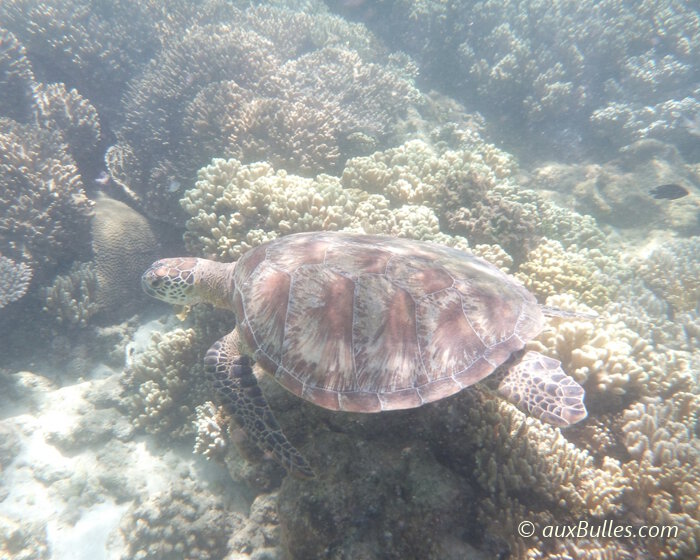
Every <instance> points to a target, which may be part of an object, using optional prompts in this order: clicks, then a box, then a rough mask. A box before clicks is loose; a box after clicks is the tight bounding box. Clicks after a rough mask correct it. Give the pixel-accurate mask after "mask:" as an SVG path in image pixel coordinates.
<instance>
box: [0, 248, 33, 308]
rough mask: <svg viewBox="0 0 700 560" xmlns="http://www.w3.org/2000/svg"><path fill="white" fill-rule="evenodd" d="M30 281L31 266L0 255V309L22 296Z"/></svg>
mask: <svg viewBox="0 0 700 560" xmlns="http://www.w3.org/2000/svg"><path fill="white" fill-rule="evenodd" d="M31 281H32V269H31V267H29V266H28V265H26V264H25V263H16V262H15V261H13V260H12V259H8V258H7V257H3V256H2V255H0V309H2V308H3V307H5V306H6V305H7V304H9V303H12V302H13V301H17V300H18V299H20V298H22V297H23V296H24V294H26V293H27V290H28V289H29V284H30V282H31Z"/></svg>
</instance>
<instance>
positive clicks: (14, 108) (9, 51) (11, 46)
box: [0, 28, 34, 122]
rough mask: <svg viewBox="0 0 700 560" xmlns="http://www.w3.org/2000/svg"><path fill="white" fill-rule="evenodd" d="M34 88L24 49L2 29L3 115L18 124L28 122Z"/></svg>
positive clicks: (0, 83) (0, 112)
mask: <svg viewBox="0 0 700 560" xmlns="http://www.w3.org/2000/svg"><path fill="white" fill-rule="evenodd" d="M33 85H34V72H33V71H32V66H31V63H30V62H29V60H28V59H27V52H26V50H25V48H24V46H22V44H21V43H20V42H19V41H18V40H17V37H15V36H14V35H13V34H12V33H10V32H9V31H7V30H5V29H3V28H0V115H3V116H5V117H9V118H12V119H15V120H17V121H19V122H25V121H27V120H29V118H30V116H31V115H32V111H31V103H32V86H33Z"/></svg>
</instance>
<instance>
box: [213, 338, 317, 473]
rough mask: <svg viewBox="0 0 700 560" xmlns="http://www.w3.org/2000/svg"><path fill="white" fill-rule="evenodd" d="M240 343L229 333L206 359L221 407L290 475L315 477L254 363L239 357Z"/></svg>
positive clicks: (217, 343) (219, 341) (247, 358)
mask: <svg viewBox="0 0 700 560" xmlns="http://www.w3.org/2000/svg"><path fill="white" fill-rule="evenodd" d="M237 340H238V336H237V334H236V333H235V331H234V332H232V333H229V334H227V335H226V336H225V337H223V338H222V339H220V340H218V341H217V342H216V343H215V344H214V345H213V346H212V347H211V348H210V349H209V350H208V351H207V354H206V356H205V357H204V369H205V371H206V373H207V375H208V376H209V379H210V380H211V382H212V383H213V385H214V389H215V390H216V393H217V395H218V396H219V399H220V401H221V404H222V405H223V406H224V407H225V408H226V410H227V411H228V412H229V413H230V414H232V415H233V417H234V418H235V419H236V422H238V424H240V426H241V428H243V429H244V430H245V432H246V433H247V434H248V436H249V437H250V438H252V440H253V441H254V442H255V444H256V445H257V446H258V447H259V448H260V449H262V450H263V451H268V452H271V453H272V454H273V456H274V457H275V459H277V461H279V462H280V463H281V464H282V466H283V467H284V468H285V469H287V471H288V472H290V473H292V474H294V475H297V476H301V477H303V478H310V477H313V476H314V473H313V471H312V470H311V467H310V466H309V464H308V463H307V462H306V459H304V457H303V456H302V455H301V453H299V452H298V451H297V450H296V449H295V448H294V446H293V445H292V444H291V443H290V442H289V440H288V439H287V438H286V437H285V435H284V434H283V433H282V429H281V428H280V425H279V424H278V423H277V420H276V419H275V416H274V414H273V413H272V410H271V409H270V406H269V405H268V404H267V400H265V397H264V395H263V394H262V391H261V390H260V387H259V386H258V380H257V379H256V377H255V374H254V373H253V367H252V366H253V360H252V359H250V358H249V357H248V356H241V355H239V351H238V344H237Z"/></svg>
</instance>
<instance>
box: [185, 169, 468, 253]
mask: <svg viewBox="0 0 700 560" xmlns="http://www.w3.org/2000/svg"><path fill="white" fill-rule="evenodd" d="M181 204H182V207H183V208H184V209H185V212H186V213H187V214H188V215H189V216H191V217H190V219H189V220H188V221H187V231H186V233H185V242H186V243H187V245H188V247H189V248H190V250H191V251H193V252H195V253H197V254H203V255H207V256H210V257H215V258H217V259H220V260H236V259H238V258H239V257H240V256H241V255H242V254H243V253H244V252H245V251H247V250H248V249H250V248H251V247H254V246H256V245H259V244H260V243H263V242H265V241H268V240H270V239H274V238H276V237H277V236H279V235H286V234H289V233H296V232H301V231H314V230H340V229H350V230H355V231H365V232H367V233H381V234H392V235H399V236H402V237H409V238H413V239H423V240H428V241H435V242H439V243H443V244H446V245H449V246H456V247H460V248H462V249H466V248H467V247H468V244H467V241H466V239H464V238H461V237H459V236H451V235H448V234H445V233H442V232H441V231H440V224H439V220H438V218H437V216H436V215H435V212H433V210H432V209H430V208H428V207H426V206H418V205H403V206H400V207H398V208H391V205H390V203H389V201H388V200H387V199H386V198H385V197H384V196H382V195H379V194H370V195H368V194H367V193H365V192H361V191H359V190H358V189H354V188H343V186H342V185H341V182H340V180H339V179H337V178H335V177H331V176H329V175H319V176H317V177H316V178H314V179H307V178H304V177H299V176H297V175H291V174H287V173H286V172H285V171H281V170H280V171H275V170H274V169H273V168H272V167H271V166H270V165H269V164H267V163H254V164H249V165H243V164H242V163H241V162H240V161H238V160H235V159H231V160H228V161H226V160H222V159H215V160H214V161H213V162H212V164H211V165H209V166H207V167H204V168H202V169H201V170H200V172H199V181H197V184H196V185H195V188H194V189H190V190H188V191H187V192H186V193H185V196H184V198H183V199H182V201H181Z"/></svg>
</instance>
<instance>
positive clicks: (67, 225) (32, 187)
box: [0, 118, 92, 280]
mask: <svg viewBox="0 0 700 560" xmlns="http://www.w3.org/2000/svg"><path fill="white" fill-rule="evenodd" d="M0 184H2V185H3V188H2V189H0V206H2V208H3V209H4V210H3V213H2V215H1V216H0V251H2V253H3V254H4V255H5V256H7V257H8V258H12V259H15V260H20V261H25V262H27V264H29V265H30V266H32V268H33V269H34V276H35V278H38V279H41V280H43V279H44V278H45V276H46V275H48V274H50V272H52V271H53V270H55V269H56V267H57V266H58V265H59V263H64V262H72V261H73V260H75V259H76V258H77V257H79V256H80V255H81V254H83V255H85V254H86V253H87V252H88V251H89V239H90V236H89V234H88V231H89V223H90V214H91V208H92V203H91V202H90V201H89V200H88V199H87V197H86V196H85V193H84V191H83V184H82V181H81V178H80V175H79V174H78V170H77V168H76V166H75V162H74V160H73V158H72V157H71V156H70V154H69V153H68V148H67V146H66V144H64V143H63V142H62V139H61V137H60V136H59V135H58V134H56V133H52V132H48V131H45V130H42V129H40V128H38V127H36V126H32V125H23V124H19V123H17V122H15V121H12V120H10V119H6V118H0Z"/></svg>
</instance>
